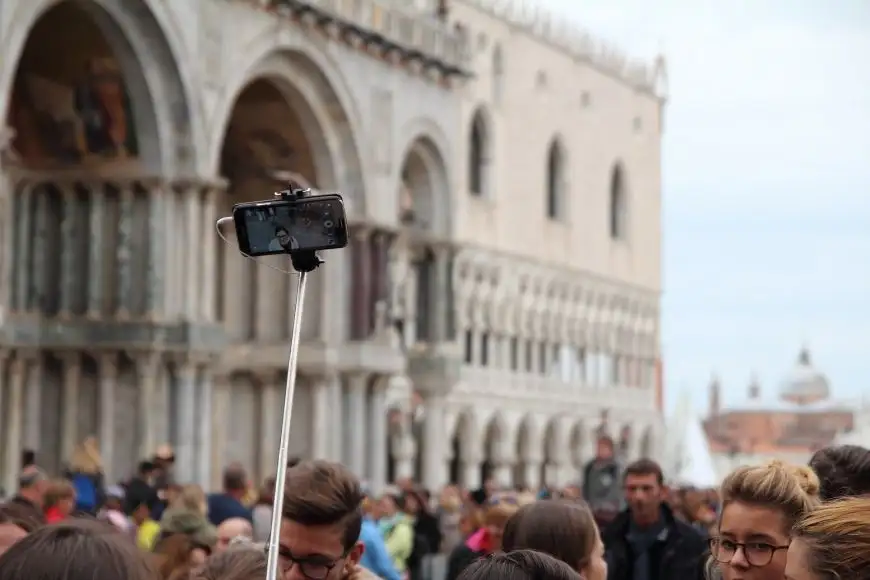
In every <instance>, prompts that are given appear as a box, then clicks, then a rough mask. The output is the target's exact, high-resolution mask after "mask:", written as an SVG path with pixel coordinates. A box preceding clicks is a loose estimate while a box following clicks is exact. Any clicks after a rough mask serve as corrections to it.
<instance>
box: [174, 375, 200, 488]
mask: <svg viewBox="0 0 870 580" xmlns="http://www.w3.org/2000/svg"><path fill="white" fill-rule="evenodd" d="M197 374H198V373H197V368H196V365H195V364H194V363H193V362H192V361H186V360H185V361H182V362H181V363H180V364H179V365H178V377H177V384H176V389H177V391H176V392H177V397H175V405H177V406H176V411H177V414H176V420H177V421H178V424H177V425H176V426H175V427H176V428H175V433H176V438H177V439H176V441H175V456H176V459H177V461H176V476H177V478H178V480H179V481H180V482H182V483H190V482H192V481H194V478H195V476H196V473H195V472H196V418H197V415H198V413H197V408H196V382H197V381H196V379H197Z"/></svg>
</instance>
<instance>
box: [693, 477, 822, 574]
mask: <svg viewBox="0 0 870 580" xmlns="http://www.w3.org/2000/svg"><path fill="white" fill-rule="evenodd" d="M721 498H722V513H721V515H720V516H719V521H718V522H717V524H716V526H715V527H714V530H713V536H712V537H711V539H710V554H711V558H710V561H709V562H708V567H707V575H708V577H709V578H710V579H711V580H718V579H721V580H738V579H739V580H782V578H783V577H784V576H785V565H786V551H787V550H788V547H789V542H790V539H791V530H792V528H793V527H794V526H795V524H796V523H797V522H798V521H799V520H800V519H801V518H802V517H803V516H804V515H805V514H807V513H809V512H810V511H812V510H813V509H814V508H815V507H816V506H818V505H819V479H818V477H816V474H815V473H814V472H813V471H812V470H811V469H810V468H809V467H806V466H793V465H787V464H785V463H783V462H781V461H772V462H770V463H768V464H766V465H758V466H752V467H749V466H745V467H739V468H737V469H735V470H734V471H732V472H731V473H730V474H729V475H728V476H727V477H726V478H725V480H724V481H723V482H722V489H721Z"/></svg>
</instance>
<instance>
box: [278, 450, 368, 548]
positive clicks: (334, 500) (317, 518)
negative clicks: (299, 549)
mask: <svg viewBox="0 0 870 580" xmlns="http://www.w3.org/2000/svg"><path fill="white" fill-rule="evenodd" d="M362 501H363V493H362V489H361V487H360V482H359V479H357V477H356V476H355V475H354V474H353V473H352V472H351V471H350V470H349V469H347V468H346V467H344V466H343V465H341V464H340V463H332V462H330V461H302V462H300V463H299V464H298V465H297V466H296V467H293V468H291V469H288V470H287V483H286V487H285V489H284V511H283V513H282V516H283V517H284V519H287V520H290V521H293V522H296V523H298V524H301V525H303V526H337V525H340V526H344V539H343V545H344V549H345V550H350V549H351V548H352V547H353V545H354V544H355V543H356V542H357V540H359V534H360V529H361V528H362V507H361V506H362Z"/></svg>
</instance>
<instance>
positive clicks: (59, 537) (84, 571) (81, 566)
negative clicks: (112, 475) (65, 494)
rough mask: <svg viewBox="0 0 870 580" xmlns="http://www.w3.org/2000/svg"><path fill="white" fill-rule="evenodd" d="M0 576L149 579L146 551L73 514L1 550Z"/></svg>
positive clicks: (154, 573) (152, 569)
mask: <svg viewBox="0 0 870 580" xmlns="http://www.w3.org/2000/svg"><path fill="white" fill-rule="evenodd" d="M2 559H3V564H2V566H0V580H19V579H21V578H33V579H37V578H58V579H63V580H118V579H119V578H123V579H124V580H154V578H158V577H159V575H158V570H157V567H156V565H155V563H154V561H153V560H152V556H151V555H150V554H147V553H145V552H142V551H140V550H139V549H138V548H137V547H136V545H135V544H134V543H133V542H131V541H130V539H129V538H128V537H126V536H125V535H123V534H122V533H120V532H119V531H117V530H116V529H115V528H114V527H113V526H111V524H107V523H105V522H101V521H98V520H96V519H79V518H73V519H70V520H65V521H63V522H60V523H57V524H52V525H50V526H45V527H43V528H40V529H38V530H36V531H35V532H33V533H31V534H29V535H27V536H26V537H24V538H22V539H21V540H20V541H18V542H17V543H15V544H13V545H12V546H11V547H10V548H9V550H8V551H7V552H6V553H5V554H3V558H2Z"/></svg>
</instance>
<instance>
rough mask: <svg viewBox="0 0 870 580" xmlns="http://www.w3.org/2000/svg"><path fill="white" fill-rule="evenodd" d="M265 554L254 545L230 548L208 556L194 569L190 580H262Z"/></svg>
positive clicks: (264, 570)
mask: <svg viewBox="0 0 870 580" xmlns="http://www.w3.org/2000/svg"><path fill="white" fill-rule="evenodd" d="M265 578H266V552H265V551H264V550H262V549H257V547H256V545H247V546H238V545H234V546H230V547H229V548H228V549H227V550H224V551H223V552H220V553H217V554H214V555H212V556H209V558H208V559H207V560H206V561H205V564H204V565H202V566H199V567H197V568H196V569H194V571H193V573H192V574H191V576H190V580H264V579H265Z"/></svg>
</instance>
